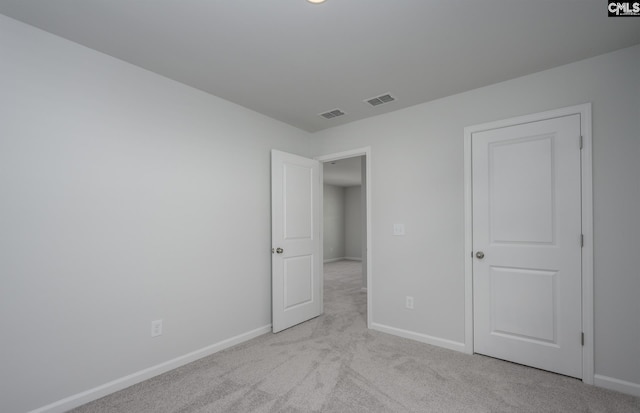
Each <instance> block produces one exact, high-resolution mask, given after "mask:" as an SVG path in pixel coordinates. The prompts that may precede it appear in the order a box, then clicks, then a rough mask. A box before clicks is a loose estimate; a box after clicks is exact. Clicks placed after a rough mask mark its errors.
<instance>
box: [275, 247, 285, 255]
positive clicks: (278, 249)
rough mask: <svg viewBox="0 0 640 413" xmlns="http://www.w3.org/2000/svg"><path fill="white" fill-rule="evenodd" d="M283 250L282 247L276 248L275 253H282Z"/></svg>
mask: <svg viewBox="0 0 640 413" xmlns="http://www.w3.org/2000/svg"><path fill="white" fill-rule="evenodd" d="M283 252H284V250H283V249H282V248H276V253H277V254H282V253H283Z"/></svg>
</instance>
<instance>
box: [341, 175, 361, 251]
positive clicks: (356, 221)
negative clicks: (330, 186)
mask: <svg viewBox="0 0 640 413" xmlns="http://www.w3.org/2000/svg"><path fill="white" fill-rule="evenodd" d="M360 194H361V190H360V186H348V187H345V188H344V216H345V218H344V222H345V230H344V239H345V248H344V250H345V257H347V258H357V259H362V212H363V211H362V204H361V203H360V196H361V195H360Z"/></svg>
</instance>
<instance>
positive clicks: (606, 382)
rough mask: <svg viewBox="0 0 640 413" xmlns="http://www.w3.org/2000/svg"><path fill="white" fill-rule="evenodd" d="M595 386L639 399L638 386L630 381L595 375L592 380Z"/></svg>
mask: <svg viewBox="0 0 640 413" xmlns="http://www.w3.org/2000/svg"><path fill="white" fill-rule="evenodd" d="M593 381H594V383H593V384H595V385H596V386H598V387H604V388H605V389H609V390H615V391H619V392H620V393H626V394H630V395H632V396H636V397H640V384H638V383H633V382H630V381H625V380H620V379H614V378H613V377H607V376H602V375H600V374H596V375H595V376H594V378H593Z"/></svg>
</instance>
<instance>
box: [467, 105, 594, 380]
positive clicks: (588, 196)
mask: <svg viewBox="0 0 640 413" xmlns="http://www.w3.org/2000/svg"><path fill="white" fill-rule="evenodd" d="M575 114H578V115H580V130H581V133H582V137H583V143H584V147H583V149H582V152H581V156H582V233H583V234H584V239H585V242H584V248H583V249H582V331H583V332H584V336H585V339H584V347H583V348H582V381H583V382H585V383H587V384H594V338H593V331H594V329H593V323H594V307H593V170H592V168H593V160H592V142H593V141H592V131H591V103H585V104H582V105H576V106H570V107H567V108H561V109H556V110H550V111H547V112H541V113H535V114H531V115H526V116H520V117H516V118H511V119H505V120H499V121H495V122H489V123H483V124H481V125H475V126H468V127H466V128H464V198H465V199H464V214H465V217H464V218H465V219H464V221H465V222H464V228H465V236H464V245H465V248H464V256H465V258H464V273H465V275H464V278H465V320H464V323H465V343H464V351H465V352H466V353H469V354H472V353H473V271H472V270H473V261H472V257H471V254H472V252H473V237H472V235H473V234H472V230H473V222H472V219H473V213H472V212H473V211H472V208H473V204H472V168H471V135H472V134H474V133H477V132H482V131H486V130H491V129H498V128H504V127H508V126H513V125H519V124H523V123H530V122H536V121H540V120H544V119H552V118H559V117H562V116H569V115H575Z"/></svg>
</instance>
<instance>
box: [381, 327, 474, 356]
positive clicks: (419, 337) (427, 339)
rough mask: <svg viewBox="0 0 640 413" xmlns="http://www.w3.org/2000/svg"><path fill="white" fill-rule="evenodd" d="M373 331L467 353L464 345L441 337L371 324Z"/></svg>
mask: <svg viewBox="0 0 640 413" xmlns="http://www.w3.org/2000/svg"><path fill="white" fill-rule="evenodd" d="M371 329H372V330H377V331H382V332H383V333H387V334H392V335H394V336H399V337H404V338H408V339H411V340H416V341H420V342H422V343H427V344H431V345H433V346H438V347H444V348H447V349H449V350H455V351H460V352H463V353H464V351H465V345H464V343H459V342H457V341H453V340H447V339H444V338H440V337H433V336H428V335H426V334H422V333H416V332H414V331H408V330H403V329H401V328H395V327H389V326H385V325H383V324H378V323H371Z"/></svg>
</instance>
